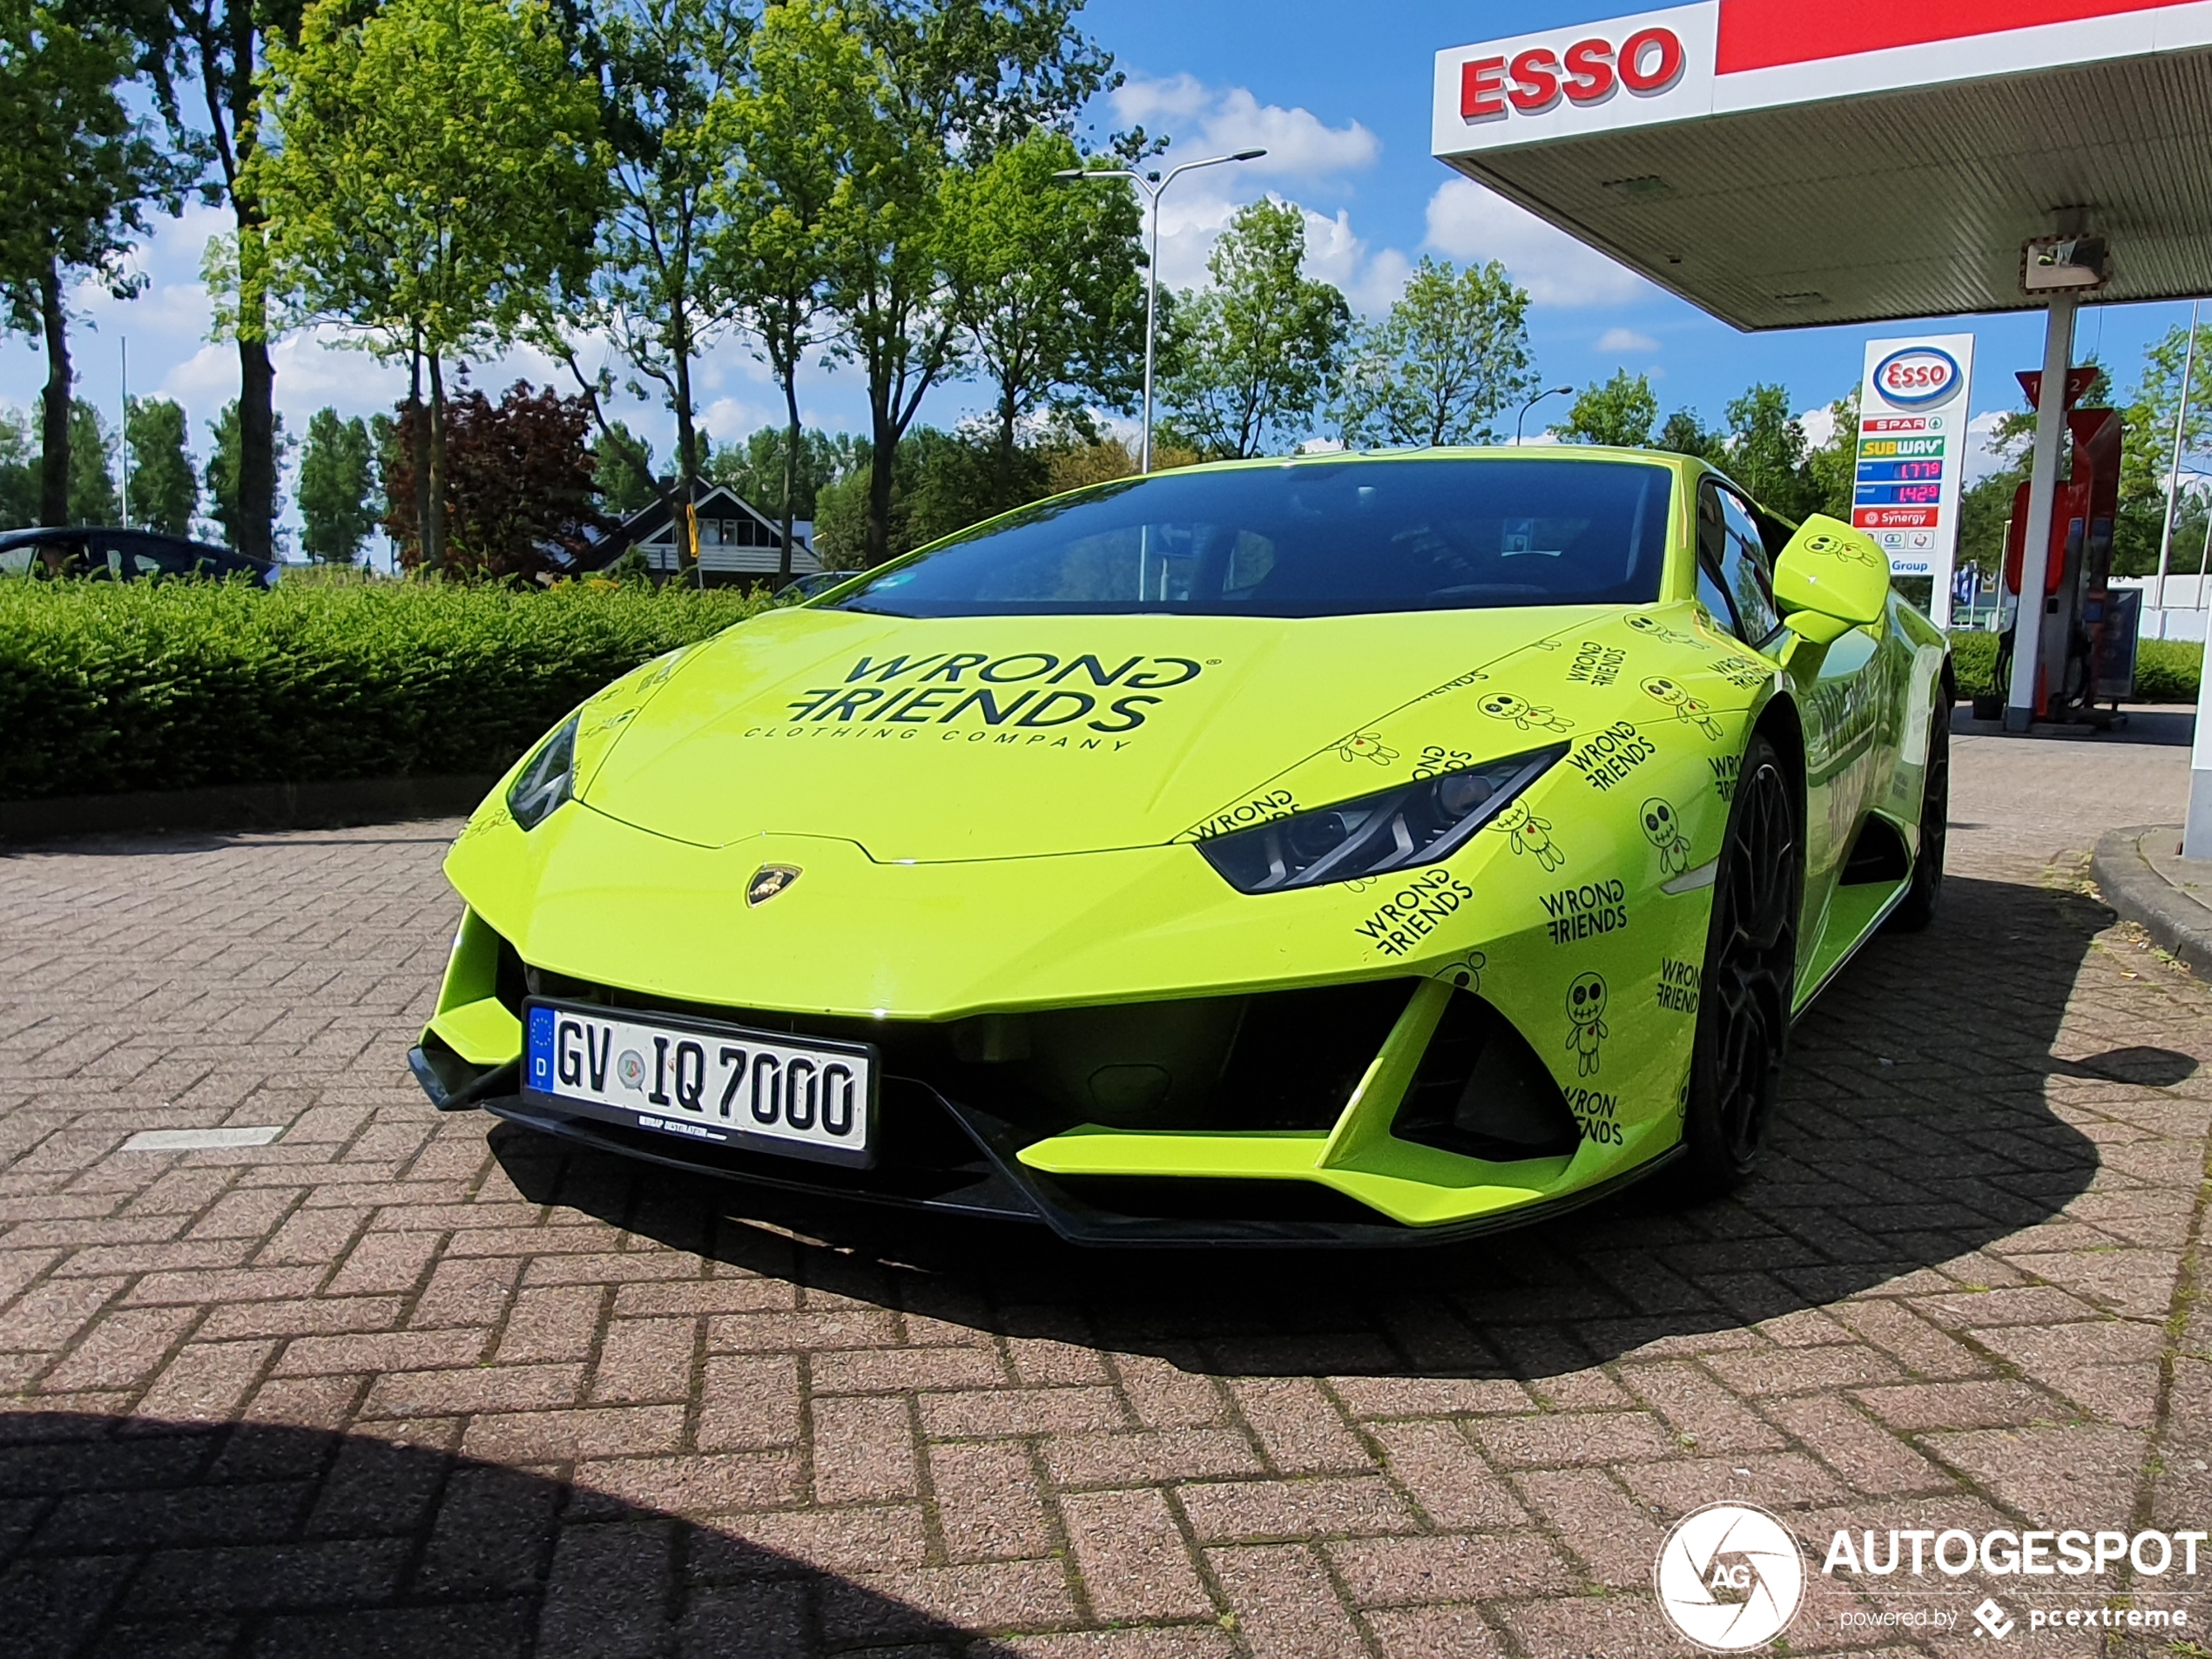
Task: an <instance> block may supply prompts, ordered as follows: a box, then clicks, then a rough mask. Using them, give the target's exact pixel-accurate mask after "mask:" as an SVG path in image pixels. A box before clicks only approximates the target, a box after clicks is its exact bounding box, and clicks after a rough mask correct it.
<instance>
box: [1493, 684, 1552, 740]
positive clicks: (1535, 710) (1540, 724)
mask: <svg viewBox="0 0 2212 1659" xmlns="http://www.w3.org/2000/svg"><path fill="white" fill-rule="evenodd" d="M1480 706H1481V709H1482V711H1483V712H1484V713H1485V714H1487V715H1488V716H1489V717H1490V718H1492V719H1494V720H1506V721H1509V722H1511V723H1512V725H1513V727H1514V730H1515V731H1516V732H1572V731H1573V730H1574V729H1575V722H1574V721H1572V720H1570V719H1568V718H1566V717H1565V716H1563V715H1560V714H1555V713H1554V712H1553V711H1551V710H1549V709H1548V708H1545V707H1543V706H1541V705H1539V704H1535V703H1531V702H1529V701H1528V700H1527V698H1520V697H1515V696H1514V694H1513V693H1512V692H1511V691H1493V692H1492V693H1491V694H1490V695H1489V696H1487V697H1486V698H1483V699H1482V703H1481V705H1480Z"/></svg>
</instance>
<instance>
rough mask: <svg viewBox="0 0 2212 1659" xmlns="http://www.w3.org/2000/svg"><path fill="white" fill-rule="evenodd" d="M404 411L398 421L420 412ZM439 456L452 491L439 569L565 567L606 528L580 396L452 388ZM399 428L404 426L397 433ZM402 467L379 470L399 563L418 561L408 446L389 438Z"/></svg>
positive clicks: (467, 572) (470, 572)
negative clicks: (498, 394)
mask: <svg viewBox="0 0 2212 1659" xmlns="http://www.w3.org/2000/svg"><path fill="white" fill-rule="evenodd" d="M422 416H423V412H419V411H414V410H405V411H403V412H402V413H401V416H400V421H399V424H400V425H401V427H402V428H404V427H405V426H406V424H407V422H408V421H410V420H415V419H420V418H422ZM448 426H449V428H450V430H449V431H448V449H447V460H448V464H449V467H450V469H451V470H450V473H449V475H448V478H449V485H450V488H451V490H452V496H453V512H452V521H451V536H450V544H449V546H448V553H447V569H448V570H451V571H452V572H454V573H455V574H458V575H464V576H472V577H517V576H519V577H535V576H539V575H542V574H544V573H547V572H550V571H557V570H570V569H572V568H573V567H574V565H575V563H576V561H577V557H578V556H581V555H582V554H583V553H585V552H587V551H589V550H591V549H593V548H594V547H596V546H597V542H598V537H599V536H600V535H601V533H602V532H603V531H604V530H605V529H608V528H609V522H608V520H607V519H606V518H604V516H601V514H600V512H599V509H598V504H597V489H596V488H595V486H594V484H593V480H592V467H593V461H592V455H591V451H590V448H589V447H588V446H587V444H586V442H585V440H586V438H587V436H588V435H590V431H591V427H592V420H591V413H590V408H588V407H587V406H586V403H585V400H584V399H583V397H582V396H581V395H578V396H575V397H563V396H561V395H559V394H558V393H556V392H555V391H554V390H553V389H552V388H550V387H548V388H546V389H544V390H543V391H533V390H532V389H531V388H530V386H529V382H528V381H516V382H515V384H514V385H513V386H512V387H510V388H508V390H507V393H506V395H504V396H502V398H501V399H500V400H499V401H498V402H496V403H494V402H493V401H491V400H490V399H489V398H488V397H486V396H485V395H483V394H482V392H480V391H476V390H475V389H473V388H471V389H469V390H467V391H464V392H462V393H461V394H460V395H457V396H455V398H454V399H453V400H452V401H451V404H450V407H449V408H448ZM402 436H404V434H402ZM394 451H396V458H395V461H394V462H388V465H396V466H397V467H398V468H399V469H401V474H402V475H401V476H399V477H395V476H392V475H390V474H389V473H388V474H387V475H386V478H385V491H386V500H387V502H388V504H389V507H390V509H391V514H390V516H389V517H388V518H387V519H386V521H385V528H386V529H388V530H389V531H390V533H391V536H392V540H393V541H394V543H396V544H397V546H398V547H399V550H400V559H401V563H403V564H406V565H408V566H409V567H411V568H412V567H415V566H418V565H420V564H421V562H422V548H421V533H420V526H419V525H418V524H417V523H416V522H415V516H414V511H413V506H414V499H415V495H414V490H413V489H412V481H411V480H409V479H408V478H406V477H405V476H404V470H405V469H406V468H407V467H408V466H409V465H410V464H411V456H412V453H413V449H412V446H411V445H408V444H407V443H405V442H401V443H398V444H395V446H394V449H393V451H388V452H387V453H388V455H389V454H393V453H394Z"/></svg>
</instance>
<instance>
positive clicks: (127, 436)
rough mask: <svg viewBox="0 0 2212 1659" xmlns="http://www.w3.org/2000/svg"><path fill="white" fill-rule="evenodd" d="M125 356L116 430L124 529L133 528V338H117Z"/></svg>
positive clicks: (119, 336)
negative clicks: (121, 398)
mask: <svg viewBox="0 0 2212 1659" xmlns="http://www.w3.org/2000/svg"><path fill="white" fill-rule="evenodd" d="M115 343H116V345H117V346H118V347H120V348H121V350H122V354H123V424H122V425H121V426H119V427H118V428H116V440H115V447H116V449H117V450H118V455H119V459H120V461H121V463H122V471H123V528H124V529H126V530H127V529H130V528H131V338H130V336H129V335H127V334H118V336H116V342H115Z"/></svg>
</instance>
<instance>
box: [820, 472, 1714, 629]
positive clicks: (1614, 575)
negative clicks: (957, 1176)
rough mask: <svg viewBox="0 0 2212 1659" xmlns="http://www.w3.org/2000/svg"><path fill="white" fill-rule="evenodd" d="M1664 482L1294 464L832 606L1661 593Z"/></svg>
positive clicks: (1394, 604)
mask: <svg viewBox="0 0 2212 1659" xmlns="http://www.w3.org/2000/svg"><path fill="white" fill-rule="evenodd" d="M1672 479H1673V475H1672V474H1671V473H1670V472H1669V470H1668V469H1666V468H1665V467H1663V466H1658V465H1654V464H1650V463H1647V462H1632V461H1610V460H1589V461H1580V460H1573V461H1570V460H1464V459H1450V460H1435V461H1430V460H1406V461H1391V462H1359V461H1345V462H1311V461H1306V462H1285V464H1283V465H1281V466H1278V467H1266V468H1248V469H1238V470H1236V471H1230V472H1198V473H1167V474H1163V475H1157V476H1154V477H1151V478H1144V479H1129V480H1125V481H1123V482H1118V483H1113V484H1106V485H1103V486H1101V487H1099V488H1097V489H1089V490H1086V491H1084V492H1083V493H1082V494H1081V495H1079V496H1073V497H1070V498H1068V499H1065V500H1062V501H1056V502H1044V503H1041V504H1040V505H1038V506H1035V507H1033V508H1030V509H1027V510H1025V511H1022V512H1019V513H1016V514H1015V515H1014V516H1011V517H1009V518H1006V519H1002V520H1000V521H998V522H997V523H994V524H992V525H989V526H988V527H986V528H983V529H975V530H972V531H969V532H968V533H967V534H965V535H963V536H960V537H958V538H956V539H954V540H953V541H951V542H948V543H946V544H944V545H943V546H941V547H939V548H936V549H934V550H932V551H930V552H927V553H924V554H922V555H921V556H919V557H917V558H914V559H912V560H910V561H908V562H907V563H904V564H901V565H899V566H897V567H895V568H894V569H891V570H886V571H885V572H884V573H883V574H882V575H880V576H879V577H876V578H875V579H874V580H873V581H872V582H870V583H867V585H866V586H864V587H861V588H860V589H859V590H856V591H854V592H853V593H851V594H848V595H846V597H844V598H843V599H841V600H839V601H837V602H836V604H833V605H832V606H831V607H829V608H830V609H833V610H869V611H878V612H882V613H884V614H887V615H890V616H898V617H994V616H1111V615H1116V614H1122V613H1130V612H1138V611H1144V612H1160V611H1166V612H1174V613H1181V614H1186V615H1192V616H1212V617H1345V616H1359V615H1365V614H1369V613H1372V612H1376V611H1393V610H1490V609H1497V608H1502V607H1506V606H1514V605H1562V604H1649V602H1650V601H1652V600H1654V599H1656V598H1657V597H1659V575H1660V568H1661V565H1662V563H1663V562H1664V559H1665V556H1666V545H1667V511H1668V503H1669V489H1670V485H1671V483H1672Z"/></svg>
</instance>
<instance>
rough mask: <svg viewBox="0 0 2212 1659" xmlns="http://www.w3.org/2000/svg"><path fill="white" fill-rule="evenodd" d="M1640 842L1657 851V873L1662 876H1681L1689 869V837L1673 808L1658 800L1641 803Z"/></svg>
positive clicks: (1653, 799) (1653, 798)
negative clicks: (1642, 839)
mask: <svg viewBox="0 0 2212 1659" xmlns="http://www.w3.org/2000/svg"><path fill="white" fill-rule="evenodd" d="M1641 821H1642V825H1643V838H1644V840H1647V841H1649V842H1650V843H1651V844H1652V846H1656V847H1657V848H1658V849H1659V870H1660V873H1662V875H1681V874H1682V873H1684V872H1685V871H1687V870H1688V869H1689V836H1688V835H1687V834H1685V833H1683V826H1682V819H1681V817H1680V816H1679V815H1678V814H1677V813H1676V811H1675V809H1674V808H1673V807H1672V806H1669V805H1668V804H1667V803H1666V802H1665V801H1663V800H1661V799H1659V798H1658V797H1657V796H1656V795H1655V796H1653V797H1652V798H1651V799H1649V800H1648V801H1646V802H1644V804H1643V811H1642V815H1641Z"/></svg>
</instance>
